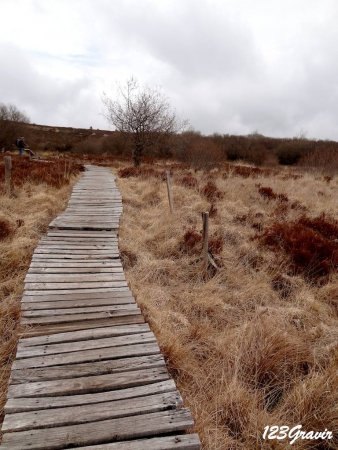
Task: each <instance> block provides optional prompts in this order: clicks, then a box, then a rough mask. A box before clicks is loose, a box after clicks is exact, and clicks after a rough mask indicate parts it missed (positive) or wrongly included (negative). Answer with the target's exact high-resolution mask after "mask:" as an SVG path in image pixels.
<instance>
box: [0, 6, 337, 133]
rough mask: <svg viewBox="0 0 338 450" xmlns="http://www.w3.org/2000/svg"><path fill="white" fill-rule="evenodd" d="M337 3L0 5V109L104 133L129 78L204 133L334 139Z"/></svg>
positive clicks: (39, 121) (46, 121) (33, 120)
mask: <svg viewBox="0 0 338 450" xmlns="http://www.w3.org/2000/svg"><path fill="white" fill-rule="evenodd" d="M337 24H338V1H337V0H219V1H217V0H215V1H211V0H209V1H208V0H0V102H3V103H14V104H15V105H17V106H18V107H19V108H20V109H22V110H24V111H25V112H26V113H27V114H28V115H29V117H30V119H31V121H32V122H33V123H40V124H50V125H59V126H74V127H77V126H78V127H89V126H93V127H94V128H106V129H108V128H109V125H108V124H107V122H106V120H105V118H104V117H103V116H102V111H103V106H102V101H101V99H102V93H103V91H105V92H106V93H108V94H110V95H111V96H113V95H114V90H115V87H116V83H117V82H123V81H125V80H126V79H128V78H129V77H130V76H132V75H133V76H134V77H136V78H137V79H138V80H139V81H140V82H142V83H145V84H148V85H150V86H157V87H159V88H161V89H162V91H163V93H164V94H165V96H167V97H168V98H169V99H170V102H171V104H172V105H173V107H174V108H175V110H176V112H177V114H178V115H179V116H180V117H182V118H186V119H188V120H189V122H190V124H191V126H192V127H193V128H194V129H196V130H200V131H202V132H203V133H207V134H210V133H213V132H219V133H231V134H249V133H252V132H259V133H261V134H264V135H269V136H299V135H301V134H302V135H306V136H307V137H309V138H313V137H314V138H324V139H337V140H338V25H337Z"/></svg>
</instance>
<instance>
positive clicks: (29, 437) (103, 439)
mask: <svg viewBox="0 0 338 450" xmlns="http://www.w3.org/2000/svg"><path fill="white" fill-rule="evenodd" d="M192 426H193V420H192V418H191V415H190V412H189V411H188V410H187V409H179V410H173V411H160V412H155V413H149V414H140V415H137V416H131V417H123V418H116V419H109V420H102V421H97V422H92V423H86V424H80V425H70V426H63V427H57V428H46V429H41V430H29V431H20V432H17V433H5V434H4V437H3V448H5V449H6V448H7V449H11V450H26V449H33V448H34V449H36V450H38V449H43V450H53V449H60V448H64V447H68V448H69V447H71V446H79V445H88V444H105V443H107V442H108V443H109V442H111V441H114V442H115V441H117V440H127V439H135V438H138V437H146V436H154V435H155V436H158V435H160V434H169V433H171V434H172V433H177V432H179V431H183V430H186V429H187V428H189V427H192Z"/></svg>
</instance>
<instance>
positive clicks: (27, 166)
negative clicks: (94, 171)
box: [0, 157, 84, 188]
mask: <svg viewBox="0 0 338 450" xmlns="http://www.w3.org/2000/svg"><path fill="white" fill-rule="evenodd" d="M83 170H84V167H83V165H82V164H77V163H75V162H73V161H68V160H67V161H65V160H53V161H35V160H29V159H27V158H25V157H12V183H13V186H14V188H15V187H16V186H22V185H23V184H24V183H26V182H29V183H46V184H48V185H49V186H54V187H57V188H60V187H61V186H63V185H64V184H67V183H68V182H69V177H70V175H77V174H78V173H80V172H81V171H83ZM4 178H5V168H4V165H3V164H1V165H0V183H1V182H4Z"/></svg>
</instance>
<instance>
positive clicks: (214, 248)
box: [209, 236, 224, 255]
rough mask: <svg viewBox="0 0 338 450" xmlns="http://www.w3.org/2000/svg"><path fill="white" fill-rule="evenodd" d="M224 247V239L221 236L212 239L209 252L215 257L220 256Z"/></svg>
mask: <svg viewBox="0 0 338 450" xmlns="http://www.w3.org/2000/svg"><path fill="white" fill-rule="evenodd" d="M223 246H224V239H223V238H222V237H220V236H218V237H211V238H210V239H209V251H210V252H211V253H212V254H213V255H219V254H220V253H221V251H222V250H223Z"/></svg>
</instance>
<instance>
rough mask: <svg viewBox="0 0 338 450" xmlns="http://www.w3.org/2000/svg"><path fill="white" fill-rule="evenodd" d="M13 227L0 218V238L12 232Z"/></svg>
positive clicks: (4, 237)
mask: <svg viewBox="0 0 338 450" xmlns="http://www.w3.org/2000/svg"><path fill="white" fill-rule="evenodd" d="M13 231H14V229H13V227H12V225H11V224H10V222H9V221H8V220H6V219H0V240H2V239H6V238H7V237H9V236H11V235H12V234H13Z"/></svg>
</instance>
